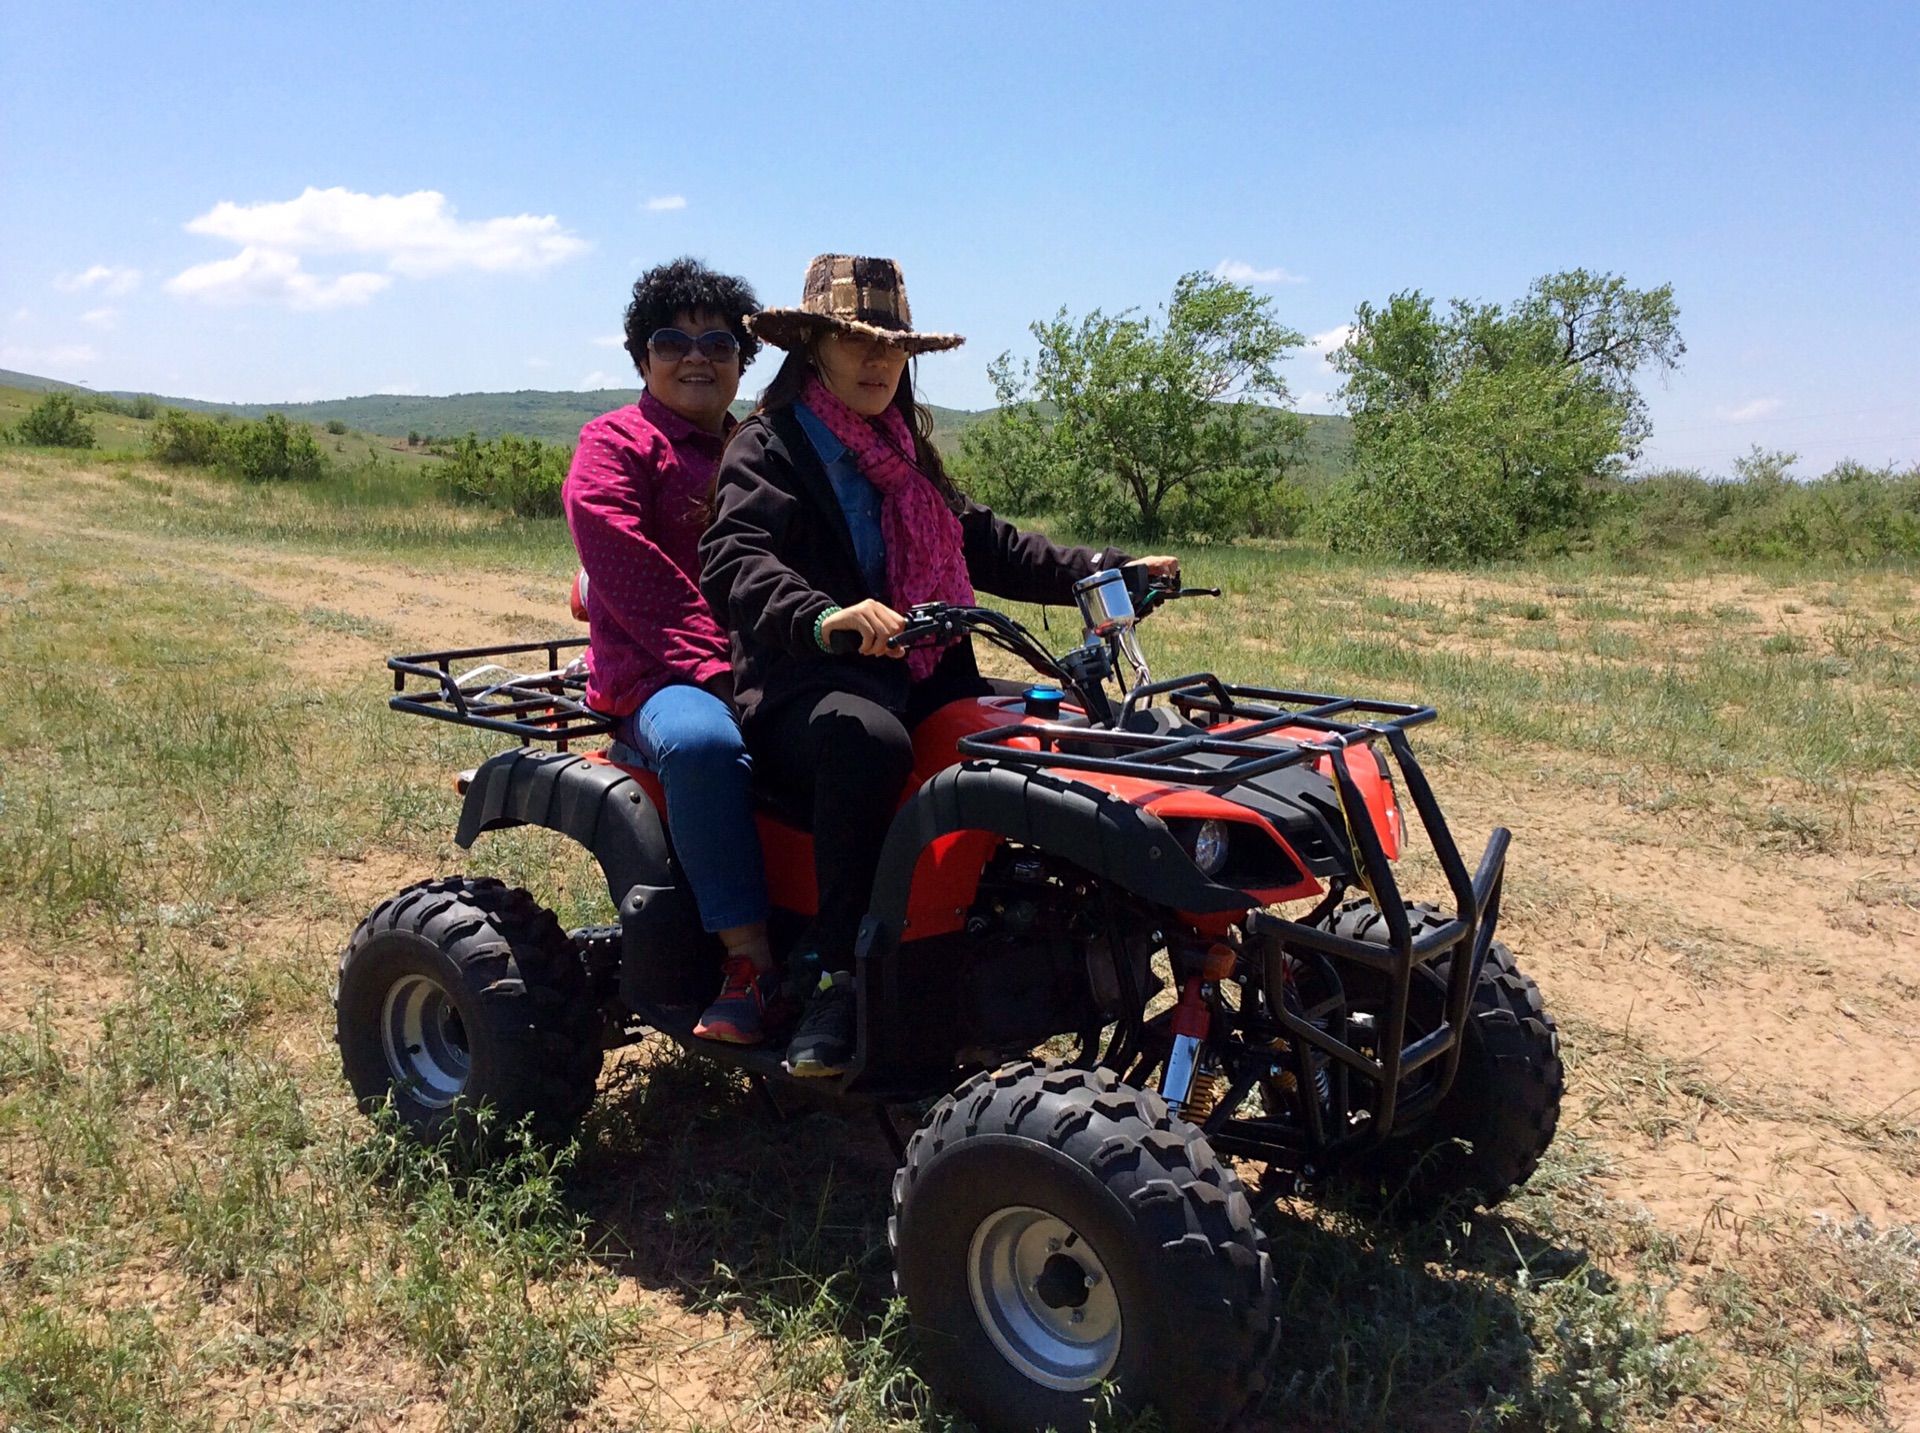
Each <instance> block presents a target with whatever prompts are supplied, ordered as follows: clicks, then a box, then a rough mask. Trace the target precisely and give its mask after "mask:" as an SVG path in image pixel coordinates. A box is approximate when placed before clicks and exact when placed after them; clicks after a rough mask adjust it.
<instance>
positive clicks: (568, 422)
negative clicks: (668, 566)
mask: <svg viewBox="0 0 1920 1433" xmlns="http://www.w3.org/2000/svg"><path fill="white" fill-rule="evenodd" d="M0 386H5V387H11V388H26V389H32V390H35V391H42V390H45V389H50V388H74V387H75V385H74V384H71V383H62V382H60V381H59V380H58V379H53V378H36V377H34V376H33V375H32V374H27V373H9V372H7V371H6V370H4V369H0ZM76 391H78V390H76ZM112 396H114V397H116V398H135V397H151V398H153V399H154V400H155V401H157V402H159V403H161V404H163V405H167V406H170V407H174V408H186V409H191V410H194V411H198V412H206V413H232V414H235V415H237V416H239V417H242V418H258V417H260V416H261V415H263V414H266V413H283V414H285V415H286V416H287V417H288V418H290V419H294V420H297V421H300V422H306V423H312V424H315V425H324V424H326V423H328V422H338V423H344V424H346V425H347V427H349V428H352V429H354V430H356V431H358V432H362V433H374V434H384V435H386V436H388V437H393V438H405V437H406V436H407V435H408V434H409V433H418V434H420V435H421V436H423V437H428V438H456V437H460V436H463V435H464V434H467V433H473V434H475V435H476V436H478V437H481V438H497V437H499V436H500V435H501V434H503V433H519V434H521V435H522V436H524V437H528V438H539V439H542V440H544V441H546V442H550V443H567V444H571V443H573V442H574V441H576V440H577V439H578V438H579V436H580V428H581V425H582V424H584V423H585V422H586V421H587V420H588V419H589V418H594V417H597V416H598V415H600V414H602V413H605V412H607V411H608V410H609V409H613V408H618V407H620V406H621V405H622V404H626V403H631V402H633V401H634V399H635V398H637V397H638V396H639V390H638V389H634V388H596V389H591V390H588V391H586V392H571V393H569V392H552V391H548V390H544V389H537V388H523V389H520V390H517V391H515V392H512V393H454V394H449V395H448V396H446V397H441V398H433V397H427V396H424V395H420V396H415V395H410V394H386V393H370V394H367V395H366V396H364V397H360V398H327V399H322V400H321V401H319V402H317V403H209V402H205V401H203V400H201V399H198V398H168V397H166V396H165V395H163V394H138V393H128V392H119V393H115V394H113V395H112ZM748 406H749V405H748V404H747V403H745V402H740V403H736V404H735V405H734V412H735V413H739V414H744V413H745V412H746V411H747V408H748ZM993 411H994V410H992V409H991V408H988V409H983V410H977V411H976V410H969V409H964V408H940V407H935V408H934V409H933V422H934V437H935V439H936V440H937V441H938V442H939V443H940V445H941V446H942V447H943V448H945V447H948V446H949V445H951V444H954V443H957V442H958V441H959V439H960V435H961V434H962V433H964V432H965V431H966V430H967V429H968V428H970V427H972V426H973V425H974V424H976V423H978V422H980V421H982V420H983V419H985V418H987V417H989V416H991V415H992V413H993ZM1303 416H1305V418H1306V420H1307V436H1306V452H1305V454H1304V461H1303V463H1302V465H1301V469H1300V475H1301V476H1302V477H1303V478H1306V479H1308V480H1313V479H1316V478H1325V477H1331V476H1333V475H1334V474H1335V473H1337V472H1339V471H1340V469H1341V468H1342V466H1344V464H1345V461H1346V453H1347V448H1348V446H1349V445H1350V442H1351V438H1350V436H1349V430H1348V423H1347V420H1346V419H1345V418H1340V417H1326V416H1321V415H1317V414H1306V415H1303Z"/></svg>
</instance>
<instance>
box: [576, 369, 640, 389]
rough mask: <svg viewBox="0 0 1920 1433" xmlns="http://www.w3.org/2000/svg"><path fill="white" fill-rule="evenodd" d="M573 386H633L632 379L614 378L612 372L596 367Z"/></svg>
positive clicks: (577, 387)
mask: <svg viewBox="0 0 1920 1433" xmlns="http://www.w3.org/2000/svg"><path fill="white" fill-rule="evenodd" d="M573 386H574V387H575V388H576V389H587V388H631V387H632V386H633V380H632V379H630V378H616V377H615V376H614V375H613V374H611V373H603V372H601V371H600V370H599V369H597V368H596V369H594V370H593V372H591V373H589V374H587V375H586V377H584V378H582V379H581V380H580V381H579V382H578V383H576V384H574V385H573Z"/></svg>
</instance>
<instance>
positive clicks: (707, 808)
mask: <svg viewBox="0 0 1920 1433" xmlns="http://www.w3.org/2000/svg"><path fill="white" fill-rule="evenodd" d="M614 735H615V736H616V737H617V738H618V740H619V741H620V742H621V743H623V744H624V745H626V746H628V747H630V748H632V751H633V754H635V755H637V756H638V757H639V758H640V762H641V764H642V765H644V766H645V767H646V768H647V769H648V770H649V771H651V772H653V773H654V774H655V775H657V776H658V777H659V778H660V784H661V785H662V786H664V787H666V789H667V826H668V829H669V830H670V831H671V832H672V833H673V851H674V855H675V856H677V857H678V858H679V861H680V867H681V869H682V870H684V871H685V872H686V873H687V884H688V885H690V886H692V887H693V899H694V902H695V903H696V904H697V905H698V906H699V907H700V924H701V925H702V926H703V927H704V928H705V929H707V930H710V931H713V930H727V929H729V928H731V927H733V926H740V925H753V924H755V923H756V922H758V921H763V920H765V919H766V918H767V874H766V868H765V866H764V865H763V864H762V862H761V858H760V832H759V830H758V829H757V828H756V827H755V826H754V824H753V794H752V790H751V783H752V779H753V759H752V758H751V757H749V756H748V755H747V748H746V744H745V743H744V742H743V741H742V740H741V739H740V723H739V720H738V719H737V718H736V717H735V716H734V714H733V710H732V708H730V707H728V706H727V705H726V703H724V702H722V701H721V700H720V699H719V698H718V697H716V696H714V695H713V694H712V693H710V692H706V691H703V690H702V689H701V688H699V687H693V686H687V685H685V684H682V683H676V684H675V685H673V686H670V687H662V688H661V689H660V690H659V691H657V692H655V693H654V694H653V695H652V696H650V697H648V698H647V700H646V701H645V702H643V703H642V704H641V706H640V710H638V711H637V712H635V713H634V714H633V715H632V716H629V717H622V718H621V719H620V724H619V726H618V727H617V728H616V729H615V732H614ZM615 756H616V759H618V756H619V753H615Z"/></svg>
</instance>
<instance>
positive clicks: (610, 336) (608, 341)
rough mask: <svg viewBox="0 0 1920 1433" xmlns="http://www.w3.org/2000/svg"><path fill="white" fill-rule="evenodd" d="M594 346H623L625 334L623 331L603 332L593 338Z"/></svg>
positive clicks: (625, 339)
mask: <svg viewBox="0 0 1920 1433" xmlns="http://www.w3.org/2000/svg"><path fill="white" fill-rule="evenodd" d="M593 346H594V347H595V348H625V347H626V346H627V336H626V335H625V334H624V333H603V334H601V335H600V336H599V337H598V338H596V339H594V341H593Z"/></svg>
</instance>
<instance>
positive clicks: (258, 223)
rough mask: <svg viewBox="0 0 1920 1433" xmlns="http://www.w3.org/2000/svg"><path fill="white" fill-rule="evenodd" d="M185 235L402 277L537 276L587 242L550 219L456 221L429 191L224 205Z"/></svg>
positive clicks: (339, 193) (333, 192) (307, 194)
mask: <svg viewBox="0 0 1920 1433" xmlns="http://www.w3.org/2000/svg"><path fill="white" fill-rule="evenodd" d="M187 230H188V232H189V233H194V234H211V235H213V236H214V237H216V238H221V239H230V240H232V241H233V242H234V243H236V244H239V245H241V246H242V247H253V248H260V249H270V250H276V251H280V252H284V253H305V254H366V255H372V256H375V257H378V258H381V259H384V260H385V261H386V265H387V267H388V268H389V269H391V270H392V271H393V272H394V273H396V274H402V275H405V276H406V277H408V278H420V277H423V276H426V275H430V274H443V273H447V272H449V271H450V270H454V269H480V270H482V271H485V272H488V273H499V272H505V271H511V270H527V269H544V268H547V267H549V266H550V265H553V264H557V263H561V262H563V261H564V260H567V259H571V258H573V257H575V256H576V255H579V254H583V253H585V252H586V250H587V242H586V240H584V239H582V238H580V237H579V236H578V235H576V234H573V233H570V232H569V231H568V230H566V229H563V228H562V227H561V226H560V221H559V220H558V219H557V218H555V217H554V216H553V215H551V214H514V215H509V216H505V217H502V218H498V219H474V220H464V219H459V218H456V217H455V214H454V208H453V206H452V205H451V204H449V203H448V202H447V196H446V195H444V194H441V193H438V192H437V191H435V190H432V189H421V190H417V191H415V192H414V193H412V194H358V193H355V192H354V191H353V190H350V189H342V188H338V187H336V188H333V189H314V188H311V187H309V188H307V189H305V190H303V191H301V194H300V197H299V198H297V199H288V200H283V201H280V202H278V203H275V202H266V203H260V204H235V203H233V202H232V201H231V200H225V201H222V202H221V203H219V204H216V205H214V206H213V208H211V209H209V210H208V211H207V212H206V213H204V214H202V215H200V216H199V217H197V218H195V219H190V220H189V221H188V222H187Z"/></svg>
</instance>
